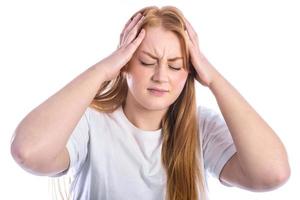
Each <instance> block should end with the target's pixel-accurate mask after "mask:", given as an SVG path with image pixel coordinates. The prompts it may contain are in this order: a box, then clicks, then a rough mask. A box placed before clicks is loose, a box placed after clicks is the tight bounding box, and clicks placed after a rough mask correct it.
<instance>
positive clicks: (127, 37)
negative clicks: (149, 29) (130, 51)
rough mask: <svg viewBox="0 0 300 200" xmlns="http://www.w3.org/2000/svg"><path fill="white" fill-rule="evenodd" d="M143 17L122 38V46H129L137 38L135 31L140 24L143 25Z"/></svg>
mask: <svg viewBox="0 0 300 200" xmlns="http://www.w3.org/2000/svg"><path fill="white" fill-rule="evenodd" d="M144 18H145V17H144V16H143V17H142V18H140V20H139V21H138V22H137V23H136V25H135V26H134V27H133V28H132V29H131V30H130V31H129V32H128V33H127V35H125V36H124V39H123V43H124V45H127V44H129V43H130V42H131V41H132V40H134V39H135V38H136V36H137V31H138V29H139V28H140V26H141V24H142V23H143V19H144Z"/></svg>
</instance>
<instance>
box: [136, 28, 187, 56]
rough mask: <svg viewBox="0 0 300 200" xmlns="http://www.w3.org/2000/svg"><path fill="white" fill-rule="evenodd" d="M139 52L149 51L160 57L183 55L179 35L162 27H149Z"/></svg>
mask: <svg viewBox="0 0 300 200" xmlns="http://www.w3.org/2000/svg"><path fill="white" fill-rule="evenodd" d="M137 51H138V52H142V51H147V52H149V53H151V54H153V55H155V56H157V57H159V58H161V57H176V56H182V54H181V44H180V40H179V38H178V36H177V35H176V34H175V33H174V32H172V31H167V30H165V29H163V28H162V27H147V28H146V36H145V38H144V40H143V41H142V43H141V45H140V46H139V48H138V50H137Z"/></svg>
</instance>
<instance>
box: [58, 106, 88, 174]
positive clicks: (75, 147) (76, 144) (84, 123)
mask: <svg viewBox="0 0 300 200" xmlns="http://www.w3.org/2000/svg"><path fill="white" fill-rule="evenodd" d="M89 109H90V108H87V109H86V111H85V113H84V114H83V115H82V117H81V118H80V120H79V122H78V123H77V125H76V127H75V128H74V130H73V132H72V134H71V135H70V137H69V139H68V142H67V144H66V148H67V150H68V152H69V157H70V164H69V167H68V168H67V169H66V170H65V171H63V172H60V173H58V174H56V175H53V177H59V176H62V175H65V174H67V173H69V172H70V173H72V175H75V174H76V173H77V172H79V171H80V169H81V167H82V165H83V163H84V161H85V159H86V157H87V153H88V142H89V120H88V112H89Z"/></svg>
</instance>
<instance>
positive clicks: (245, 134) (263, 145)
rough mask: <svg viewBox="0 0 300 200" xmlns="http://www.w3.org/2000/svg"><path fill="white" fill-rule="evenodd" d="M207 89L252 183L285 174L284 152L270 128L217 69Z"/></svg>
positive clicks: (285, 155)
mask: <svg viewBox="0 0 300 200" xmlns="http://www.w3.org/2000/svg"><path fill="white" fill-rule="evenodd" d="M209 88H210V90H211V91H212V93H213V94H214V96H215V98H216V100H217V103H218V105H219V108H220V110H221V112H222V115H223V117H224V119H225V121H226V124H227V126H228V128H229V130H230V133H231V135H232V138H233V141H234V143H235V146H236V148H237V156H238V159H239V164H240V167H241V168H242V170H243V172H244V174H245V175H246V176H247V177H248V178H249V179H253V182H255V181H256V180H261V179H260V178H261V177H270V178H272V177H274V176H275V175H276V173H278V174H282V173H285V172H286V169H289V166H288V161H287V154H286V151H285V148H284V146H283V144H282V142H281V141H280V139H279V138H278V137H277V135H276V134H275V132H274V131H273V130H272V129H271V127H270V126H269V125H268V124H267V123H266V122H265V121H264V120H263V119H262V118H261V117H260V116H259V115H258V113H256V111H255V110H254V109H253V108H252V107H251V106H250V105H249V104H248V103H247V101H246V100H245V99H244V98H243V97H242V96H241V95H240V94H239V92H238V91H237V90H236V89H235V88H234V87H233V86H232V85H231V84H230V83H229V82H228V81H227V80H226V79H225V78H224V77H222V75H221V74H220V73H218V72H217V71H216V70H215V72H214V79H213V81H212V83H211V84H210V86H209ZM283 171H284V172H283ZM276 177H278V176H276Z"/></svg>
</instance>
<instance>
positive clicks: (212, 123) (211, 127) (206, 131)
mask: <svg viewBox="0 0 300 200" xmlns="http://www.w3.org/2000/svg"><path fill="white" fill-rule="evenodd" d="M197 120H198V127H199V130H200V131H201V132H202V134H203V135H202V136H204V137H206V136H207V135H211V136H212V135H213V133H215V132H218V130H219V129H224V128H226V123H225V120H224V118H223V116H222V114H221V113H219V112H217V111H216V110H215V109H213V108H209V107H206V106H202V105H201V106H198V107H197Z"/></svg>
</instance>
